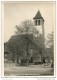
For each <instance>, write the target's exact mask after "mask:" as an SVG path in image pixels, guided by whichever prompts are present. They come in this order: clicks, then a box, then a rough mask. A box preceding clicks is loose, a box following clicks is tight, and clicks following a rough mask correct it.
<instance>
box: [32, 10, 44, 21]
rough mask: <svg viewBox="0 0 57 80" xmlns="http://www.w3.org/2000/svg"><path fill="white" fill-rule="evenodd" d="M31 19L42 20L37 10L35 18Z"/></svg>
mask: <svg viewBox="0 0 57 80" xmlns="http://www.w3.org/2000/svg"><path fill="white" fill-rule="evenodd" d="M33 19H43V17H42V15H41V13H40V11H39V10H38V12H37V14H36V16H35V17H34V18H33ZM43 21H44V19H43Z"/></svg>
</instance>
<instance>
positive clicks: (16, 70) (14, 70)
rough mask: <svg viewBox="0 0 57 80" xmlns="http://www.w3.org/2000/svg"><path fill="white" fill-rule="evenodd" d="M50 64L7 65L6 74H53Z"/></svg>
mask: <svg viewBox="0 0 57 80" xmlns="http://www.w3.org/2000/svg"><path fill="white" fill-rule="evenodd" d="M53 72H54V71H53V68H51V67H50V65H44V64H42V65H41V64H40V65H29V66H13V65H12V66H10V65H8V66H5V67H4V74H5V76H53Z"/></svg>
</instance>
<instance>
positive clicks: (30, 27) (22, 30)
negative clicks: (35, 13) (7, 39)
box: [16, 20, 38, 63]
mask: <svg viewBox="0 0 57 80" xmlns="http://www.w3.org/2000/svg"><path fill="white" fill-rule="evenodd" d="M16 29H17V31H16V35H21V34H25V35H26V46H27V47H26V52H27V63H28V55H29V40H28V35H29V34H33V35H35V34H37V33H38V31H37V30H36V28H35V27H34V23H33V22H32V21H31V20H25V21H24V22H22V23H21V25H20V26H17V25H16Z"/></svg>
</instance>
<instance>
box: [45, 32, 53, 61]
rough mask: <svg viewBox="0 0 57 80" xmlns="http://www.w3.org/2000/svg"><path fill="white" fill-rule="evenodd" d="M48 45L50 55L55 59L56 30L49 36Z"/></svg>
mask: <svg viewBox="0 0 57 80" xmlns="http://www.w3.org/2000/svg"><path fill="white" fill-rule="evenodd" d="M47 38H48V39H47V43H46V45H47V47H48V49H49V52H48V53H49V57H51V59H52V60H53V61H54V32H53V31H52V32H51V34H48V36H47Z"/></svg>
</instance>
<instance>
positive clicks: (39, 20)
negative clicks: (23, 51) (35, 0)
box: [33, 11, 45, 43]
mask: <svg viewBox="0 0 57 80" xmlns="http://www.w3.org/2000/svg"><path fill="white" fill-rule="evenodd" d="M33 19H34V23H35V27H36V29H37V30H38V31H39V34H42V37H43V43H44V42H45V41H44V19H43V17H42V15H41V13H40V11H38V12H37V14H36V15H35V17H34V18H33Z"/></svg>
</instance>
